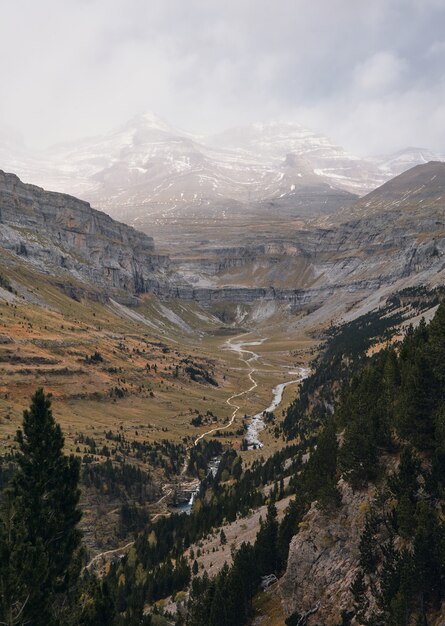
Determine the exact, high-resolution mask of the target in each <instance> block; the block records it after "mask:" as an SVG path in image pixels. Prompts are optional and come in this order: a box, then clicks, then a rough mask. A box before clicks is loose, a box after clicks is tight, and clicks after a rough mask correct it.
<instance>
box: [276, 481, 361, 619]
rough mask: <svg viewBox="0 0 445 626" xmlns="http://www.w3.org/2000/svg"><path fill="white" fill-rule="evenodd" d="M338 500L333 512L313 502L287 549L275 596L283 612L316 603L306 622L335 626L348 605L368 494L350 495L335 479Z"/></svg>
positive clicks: (349, 490) (290, 612)
mask: <svg viewBox="0 0 445 626" xmlns="http://www.w3.org/2000/svg"><path fill="white" fill-rule="evenodd" d="M339 488H340V489H341V493H342V504H341V507H340V508H339V509H338V511H336V512H335V514H334V515H325V514H324V513H323V512H322V511H320V510H319V509H317V507H316V505H313V506H312V508H311V509H310V511H309V512H308V514H307V515H306V517H305V518H304V520H303V522H302V525H301V530H300V532H299V533H298V534H297V535H295V536H294V537H293V539H292V541H291V544H290V548H289V558H288V563H287V568H286V573H285V574H284V576H283V578H282V579H281V581H280V594H281V598H282V602H283V606H284V608H285V611H286V614H288V615H292V613H294V612H295V611H297V612H298V613H300V614H303V613H306V612H308V611H310V610H311V609H314V608H315V607H317V606H318V610H317V611H316V612H314V613H313V614H312V615H311V616H310V617H309V618H308V621H307V626H336V625H337V624H340V623H341V622H342V619H341V613H342V611H343V610H350V609H351V608H352V594H351V591H350V586H351V584H352V582H353V580H354V577H355V575H356V572H357V568H358V545H359V541H360V535H361V533H362V530H363V526H364V518H365V510H366V508H367V502H368V500H369V497H370V496H369V494H364V493H356V494H353V493H352V491H351V488H350V487H349V486H348V485H347V484H346V483H344V482H343V481H340V483H339Z"/></svg>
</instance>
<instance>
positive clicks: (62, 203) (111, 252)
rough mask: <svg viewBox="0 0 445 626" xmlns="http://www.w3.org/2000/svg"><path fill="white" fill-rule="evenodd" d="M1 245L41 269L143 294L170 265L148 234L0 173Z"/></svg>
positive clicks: (106, 286)
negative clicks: (157, 251) (158, 252)
mask: <svg viewBox="0 0 445 626" xmlns="http://www.w3.org/2000/svg"><path fill="white" fill-rule="evenodd" d="M0 245H1V247H2V248H4V249H6V250H9V251H11V252H13V253H15V254H16V255H17V256H18V257H21V258H22V259H23V260H25V261H27V262H28V263H31V264H33V265H34V266H35V267H36V268H37V269H40V270H41V271H43V272H45V273H49V272H51V273H53V274H54V273H60V274H61V275H63V274H64V273H65V274H66V273H69V274H71V275H72V277H73V278H77V279H79V280H80V281H81V282H85V281H86V282H88V283H90V284H94V285H95V286H96V287H102V288H104V289H110V288H111V289H116V290H119V289H120V290H124V291H127V292H132V293H136V292H143V291H147V290H148V284H149V282H150V281H151V280H152V279H153V277H154V276H158V277H159V275H160V274H162V273H163V272H164V270H165V269H166V268H167V267H168V264H169V259H168V257H165V256H162V255H157V254H156V252H155V249H154V242H153V239H152V238H151V237H148V236H147V235H145V234H143V233H141V232H138V231H137V230H135V229H134V228H131V227H130V226H127V225H125V224H121V223H120V222H117V221H115V220H113V219H112V218H111V217H109V216H108V215H106V214H105V213H102V212H101V211H96V210H94V209H92V208H91V207H90V205H89V204H88V203H87V202H83V201H82V200H78V199H77V198H74V197H72V196H68V195H65V194H61V193H54V192H49V191H45V190H44V189H41V188H40V187H36V186H34V185H27V184H24V183H23V182H22V181H21V180H20V179H19V178H18V177H17V176H15V175H14V174H7V173H5V172H2V171H0Z"/></svg>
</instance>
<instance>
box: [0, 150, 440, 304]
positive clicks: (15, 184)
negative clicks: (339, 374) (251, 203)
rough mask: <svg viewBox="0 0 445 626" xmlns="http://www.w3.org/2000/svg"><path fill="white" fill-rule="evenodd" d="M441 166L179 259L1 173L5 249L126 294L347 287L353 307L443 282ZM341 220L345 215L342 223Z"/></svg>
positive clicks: (263, 294) (275, 295)
mask: <svg viewBox="0 0 445 626" xmlns="http://www.w3.org/2000/svg"><path fill="white" fill-rule="evenodd" d="M444 189H445V164H443V163H438V162H432V163H428V164H426V165H422V166H417V167H416V168H413V169H411V170H410V171H409V172H406V173H404V174H401V175H400V176H398V177H396V178H395V179H393V180H392V181H390V182H388V183H386V184H384V185H383V186H382V187H380V188H378V189H377V190H375V191H373V192H371V193H370V194H368V195H367V196H365V197H364V198H362V199H360V200H358V201H357V202H356V203H354V204H353V205H352V206H351V207H350V208H348V209H345V210H343V211H342V212H341V213H340V214H339V216H338V217H336V218H333V217H331V218H329V220H328V221H327V223H326V225H324V226H323V227H320V226H318V227H317V226H313V227H309V226H306V227H302V226H301V225H299V226H298V225H297V226H294V225H292V224H289V225H288V228H287V231H288V232H287V234H286V235H285V234H282V235H281V236H280V237H277V236H275V237H274V236H273V235H272V234H271V235H263V237H262V238H259V239H258V238H256V239H255V243H254V241H253V238H252V237H251V238H250V239H249V236H248V235H247V236H244V241H243V244H242V245H240V244H238V245H237V246H229V247H225V246H222V245H212V244H209V243H207V244H206V243H205V242H204V243H203V244H201V246H199V245H198V246H195V249H194V250H193V251H192V250H187V249H185V250H184V251H183V252H178V250H177V249H173V250H172V258H171V259H170V258H169V257H168V256H166V255H160V254H157V253H156V250H155V247H154V243H153V240H152V238H150V237H148V236H146V235H144V234H143V233H140V232H138V231H136V230H134V229H133V228H131V227H128V226H126V225H124V224H120V223H118V222H115V221H114V220H112V219H111V218H110V217H108V216H107V215H105V214H104V213H101V212H98V211H95V210H93V209H91V207H90V206H89V205H88V204H87V203H85V202H82V201H79V200H77V199H75V198H73V197H71V196H66V195H62V194H57V193H49V192H45V191H43V190H42V189H40V188H38V187H34V186H31V185H24V184H23V183H21V182H20V180H19V179H18V178H17V177H16V176H14V175H8V174H2V175H1V178H0V199H1V236H2V246H3V247H4V248H5V249H7V250H10V251H11V252H12V253H13V254H14V255H16V256H19V257H20V258H21V259H22V260H24V261H25V262H28V263H32V264H33V265H34V266H36V267H39V268H40V269H41V270H42V271H44V272H47V271H48V268H49V266H52V267H53V268H57V271H58V272H62V274H63V273H65V274H67V273H68V274H70V275H71V276H72V277H74V278H81V279H82V278H83V279H86V280H87V282H88V283H89V284H90V285H93V284H95V285H96V286H97V285H101V288H102V289H104V288H105V289H106V288H110V287H111V288H112V289H114V290H116V291H119V290H120V291H121V296H123V295H124V294H126V296H127V297H128V296H134V295H136V294H138V293H144V292H152V293H154V294H156V295H157V296H159V297H161V298H163V299H175V298H179V299H180V300H184V301H188V302H197V303H199V304H200V305H204V306H207V307H208V306H212V305H214V304H215V303H219V302H232V303H235V304H243V305H251V304H253V303H258V302H273V303H281V304H283V305H285V306H288V307H290V309H291V310H293V311H298V310H302V309H311V308H314V307H318V306H320V305H322V304H323V303H324V302H326V301H327V300H328V299H329V298H331V297H332V296H333V294H339V293H342V294H343V296H342V302H343V303H344V304H345V307H348V306H350V305H351V304H355V303H358V302H360V301H362V300H364V299H366V298H367V297H369V296H370V295H374V296H375V295H376V294H377V293H379V290H382V291H383V292H385V290H387V289H388V288H389V287H391V288H394V289H395V288H401V287H403V286H409V285H412V284H426V283H431V284H434V283H437V282H438V281H440V279H441V276H442V272H443V255H444V252H445V218H444V214H443V202H444V200H443V198H444V197H445V192H444ZM338 220H339V221H340V223H337V221H338Z"/></svg>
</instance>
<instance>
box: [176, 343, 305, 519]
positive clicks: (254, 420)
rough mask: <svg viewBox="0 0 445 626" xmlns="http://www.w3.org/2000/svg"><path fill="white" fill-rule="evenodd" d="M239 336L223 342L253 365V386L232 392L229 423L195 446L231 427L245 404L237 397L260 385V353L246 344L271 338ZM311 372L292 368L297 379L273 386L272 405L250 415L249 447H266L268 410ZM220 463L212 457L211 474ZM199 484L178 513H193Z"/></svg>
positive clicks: (251, 345)
mask: <svg viewBox="0 0 445 626" xmlns="http://www.w3.org/2000/svg"><path fill="white" fill-rule="evenodd" d="M235 339H239V336H238V337H234V338H233V339H229V340H228V341H226V342H225V343H224V344H223V349H225V350H233V351H234V352H236V353H237V354H238V355H239V358H240V360H241V361H242V362H243V363H245V364H246V365H247V367H248V368H249V371H248V374H247V378H248V380H249V381H250V383H251V385H250V386H249V387H248V388H247V389H244V391H240V392H239V393H235V394H233V395H231V396H230V397H229V398H227V400H226V404H228V405H229V406H230V407H231V408H233V411H232V414H231V416H230V419H229V421H228V423H227V424H226V425H225V426H216V427H215V428H212V429H211V430H208V431H206V432H204V433H202V434H201V435H199V437H197V438H196V439H195V441H194V443H193V445H195V446H196V444H197V443H198V442H199V441H201V440H202V439H204V437H207V436H208V435H211V434H213V433H214V432H216V431H220V430H226V429H227V428H230V427H231V426H232V424H233V423H234V421H235V418H236V416H237V414H238V411H239V410H240V408H241V405H239V404H237V403H236V399H237V398H240V397H241V396H244V395H246V394H248V393H250V392H251V391H253V390H254V389H256V388H257V387H258V382H257V381H256V380H255V378H254V377H253V375H254V373H255V372H256V368H255V367H253V363H255V362H256V361H258V359H259V358H260V355H259V354H257V353H256V352H254V351H253V350H249V349H246V347H247V348H251V347H254V346H260V345H261V344H263V343H264V342H265V341H267V337H265V338H263V339H258V340H254V341H237V342H235ZM309 373H310V370H309V369H308V368H306V367H298V368H296V369H294V370H291V371H289V375H293V376H296V378H293V379H292V380H288V381H286V382H283V383H279V384H278V385H276V386H275V387H274V388H273V389H272V402H271V404H270V405H269V406H268V407H267V408H266V409H263V410H262V411H260V412H259V413H256V414H255V415H253V416H252V417H250V418H249V419H250V423H249V425H248V427H247V432H246V436H245V438H246V441H247V446H248V448H249V450H256V449H258V448H262V447H263V443H262V441H261V439H260V433H261V431H262V430H264V428H265V427H266V423H265V416H266V413H271V412H272V411H274V410H275V409H276V408H277V407H278V406H279V405H280V404H281V401H282V399H283V393H284V390H285V389H286V387H288V386H289V385H293V384H296V383H299V382H301V381H302V380H304V379H305V378H307V376H309ZM218 466H219V458H215V459H212V460H211V461H210V463H209V465H208V468H207V469H208V473H207V476H208V475H209V474H210V473H212V474H213V476H215V474H216V472H217V471H218ZM199 486H200V484H199V485H198V486H197V488H196V489H195V490H194V491H193V492H192V493H191V496H190V500H189V501H188V502H184V503H182V504H179V505H176V506H174V507H171V508H172V510H173V511H175V512H176V513H187V514H189V513H190V511H191V510H192V506H193V502H194V500H195V497H196V495H197V494H198V493H199Z"/></svg>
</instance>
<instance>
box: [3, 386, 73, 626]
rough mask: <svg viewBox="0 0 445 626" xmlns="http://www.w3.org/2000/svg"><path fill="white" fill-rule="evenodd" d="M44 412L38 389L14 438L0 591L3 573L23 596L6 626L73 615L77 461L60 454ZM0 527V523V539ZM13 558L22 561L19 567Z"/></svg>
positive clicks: (36, 624) (59, 439) (56, 431)
mask: <svg viewBox="0 0 445 626" xmlns="http://www.w3.org/2000/svg"><path fill="white" fill-rule="evenodd" d="M50 407H51V402H50V400H49V398H48V397H47V396H45V394H44V392H43V390H42V389H39V390H38V391H37V392H36V393H35V395H34V397H33V398H32V402H31V407H30V409H29V410H26V411H24V414H23V426H22V429H20V430H19V431H18V432H17V441H18V444H19V453H18V457H17V463H18V469H17V473H16V476H15V478H14V481H13V485H12V497H13V505H12V506H13V508H14V515H13V517H12V518H11V517H10V520H9V522H8V520H7V522H6V525H7V524H9V525H10V528H9V532H10V534H9V537H12V540H10V545H9V546H8V547H7V549H6V551H5V547H4V546H5V542H4V539H3V541H2V559H6V563H5V564H4V565H3V563H2V567H1V573H0V580H1V581H2V582H1V585H2V587H4V586H5V582H4V580H3V576H4V572H5V571H6V572H9V571H11V570H12V571H13V573H14V576H15V577H16V579H17V580H19V581H20V585H19V588H18V590H17V591H18V593H19V592H20V590H22V589H23V590H24V593H25V594H26V595H25V601H24V602H23V595H22V601H21V600H20V598H17V602H18V603H20V602H21V607H20V608H19V611H20V614H19V615H18V617H16V621H14V622H11V621H10V620H9V621H8V619H9V618H8V616H7V615H2V617H1V618H0V619H1V620H2V621H6V623H7V624H12V623H14V624H32V625H33V626H51V625H53V624H54V625H55V624H61V623H63V624H70V623H72V621H73V616H74V613H75V612H74V610H73V608H72V607H70V602H71V600H72V595H73V593H74V590H75V586H76V582H77V579H78V576H79V571H80V570H79V562H78V560H77V559H76V558H75V557H76V551H77V550H78V548H79V544H80V531H79V530H78V529H77V524H78V522H79V520H80V517H81V513H80V510H79V508H78V501H79V495H80V492H79V489H78V481H79V461H78V460H77V459H76V458H75V457H74V456H70V457H67V456H65V455H64V454H63V445H64V439H63V435H62V431H61V429H60V426H59V425H58V424H56V422H55V420H54V417H53V415H52V411H51V408H50ZM5 527H6V526H5V522H3V531H2V536H3V537H4V536H5ZM17 554H21V555H22V558H21V562H20V563H19V564H17V556H16V555H17ZM7 575H9V574H8V573H7ZM20 593H21V592H20ZM17 606H19V605H18V604H17ZM2 610H4V608H3V607H2Z"/></svg>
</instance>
